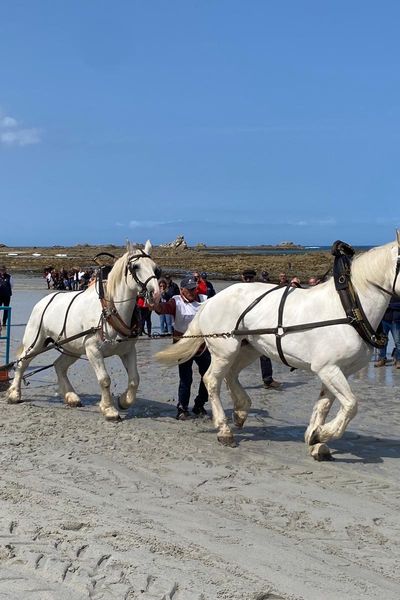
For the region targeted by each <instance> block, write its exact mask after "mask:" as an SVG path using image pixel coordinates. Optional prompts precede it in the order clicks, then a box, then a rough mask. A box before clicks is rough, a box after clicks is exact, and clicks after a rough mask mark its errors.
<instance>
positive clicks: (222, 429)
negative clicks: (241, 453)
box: [203, 355, 235, 446]
mask: <svg viewBox="0 0 400 600" xmlns="http://www.w3.org/2000/svg"><path fill="white" fill-rule="evenodd" d="M233 359H234V357H231V358H230V360H229V359H227V358H225V359H223V358H218V357H216V356H215V355H211V365H210V366H209V368H208V370H207V372H206V374H205V375H204V376H203V381H204V384H205V386H206V387H207V390H208V395H209V400H210V403H211V408H212V413H213V420H214V425H215V427H216V429H217V430H218V432H217V438H218V441H219V442H220V443H221V444H223V445H224V446H235V438H234V436H233V433H232V431H231V430H230V428H229V425H228V420H227V418H226V415H225V412H224V409H223V407H222V404H221V400H220V393H221V384H222V381H223V379H224V377H225V375H226V373H227V372H228V371H229V368H230V365H231V363H232V361H233Z"/></svg>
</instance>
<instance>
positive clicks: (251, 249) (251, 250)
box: [207, 246, 373, 256]
mask: <svg viewBox="0 0 400 600" xmlns="http://www.w3.org/2000/svg"><path fill="white" fill-rule="evenodd" d="M331 247H332V246H301V247H299V248H263V247H260V246H237V247H232V248H230V247H226V246H224V247H221V248H218V247H214V248H207V254H215V255H224V256H226V255H227V254H229V255H231V254H249V255H251V256H255V255H257V256H274V255H277V254H279V255H282V254H287V255H289V254H313V253H317V252H330V251H331ZM353 248H354V250H355V251H356V252H357V253H358V252H366V251H367V250H370V249H371V248H373V246H353Z"/></svg>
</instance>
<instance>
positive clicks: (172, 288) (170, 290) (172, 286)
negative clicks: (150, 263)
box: [164, 275, 179, 300]
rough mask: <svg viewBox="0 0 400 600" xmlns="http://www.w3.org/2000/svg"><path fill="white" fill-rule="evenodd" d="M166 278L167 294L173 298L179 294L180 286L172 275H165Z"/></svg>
mask: <svg viewBox="0 0 400 600" xmlns="http://www.w3.org/2000/svg"><path fill="white" fill-rule="evenodd" d="M164 279H165V280H166V282H167V296H168V300H169V299H170V298H172V297H173V296H178V295H179V287H178V285H177V284H176V283H175V281H172V277H171V275H164Z"/></svg>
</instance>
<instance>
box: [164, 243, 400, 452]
mask: <svg viewBox="0 0 400 600" xmlns="http://www.w3.org/2000/svg"><path fill="white" fill-rule="evenodd" d="M397 237H398V241H397V243H396V242H393V243H390V244H387V245H385V246H380V247H377V248H373V249H371V250H370V251H368V252H366V253H364V254H362V255H360V256H358V257H356V258H355V259H354V260H353V262H352V266H351V282H352V285H353V287H354V289H355V290H356V292H357V293H358V296H359V299H360V301H361V305H362V308H363V310H364V313H365V315H366V317H367V319H368V321H369V323H370V325H371V326H372V328H373V330H376V329H377V327H378V325H379V323H380V321H381V319H382V317H383V314H384V312H385V310H386V308H387V306H388V303H389V300H390V297H391V294H392V293H393V292H395V293H396V294H400V278H398V277H397V274H398V270H399V266H398V265H399V264H400V263H398V252H399V246H400V236H399V232H397ZM273 287H274V286H272V285H270V284H265V283H243V284H240V283H238V284H236V285H233V286H230V287H228V288H226V289H225V290H223V291H222V292H220V293H219V294H217V295H216V296H214V297H213V298H210V299H209V300H207V301H206V302H205V303H204V305H203V306H202V307H201V308H200V310H199V312H198V313H197V315H196V317H195V318H194V319H193V321H192V323H191V324H190V326H189V328H188V330H187V332H186V334H185V335H188V336H189V335H195V336H199V337H196V338H187V339H182V340H180V341H179V342H178V343H177V344H174V345H173V346H171V347H170V348H168V349H166V350H163V351H161V352H159V353H158V354H156V358H157V359H158V360H160V361H161V362H163V363H165V364H167V365H173V364H177V363H180V362H185V361H186V360H188V359H189V358H190V357H192V356H193V355H194V354H195V352H196V351H197V350H198V348H199V346H200V345H201V344H202V343H203V342H204V341H205V342H206V344H207V346H208V348H209V350H210V353H211V357H212V360H211V365H210V367H209V369H208V371H207V373H206V374H205V375H204V378H203V380H204V383H205V385H206V386H207V389H208V392H209V397H210V402H211V407H212V412H213V419H214V425H215V427H216V428H217V430H218V434H217V435H218V440H219V441H220V442H221V443H223V444H225V445H234V437H233V434H232V431H231V429H230V427H229V425H228V422H227V419H226V416H225V413H224V410H223V408H222V405H221V402H220V389H221V384H222V380H223V379H224V378H225V381H226V384H227V387H228V390H229V392H230V395H231V398H232V401H233V408H234V412H233V419H234V423H235V425H236V426H237V427H242V426H243V424H244V422H245V420H246V418H247V415H248V412H249V408H250V406H251V400H250V398H249V396H248V394H247V393H246V391H245V390H244V389H243V387H242V386H241V384H240V382H239V379H238V375H239V373H240V371H241V370H242V369H243V368H244V367H246V366H248V365H249V364H250V363H252V362H253V361H254V360H256V358H258V357H259V356H260V355H261V354H265V355H267V356H270V357H271V358H272V359H275V360H280V358H279V354H278V350H277V343H276V337H275V335H274V334H264V335H261V334H254V333H253V334H249V335H243V336H232V337H228V338H221V337H218V338H213V337H206V336H207V335H210V334H214V333H218V332H232V330H234V329H235V325H236V323H237V320H238V318H239V316H240V315H241V314H242V313H243V311H245V309H246V308H247V307H248V306H249V305H250V304H251V303H252V302H253V301H254V300H255V299H256V298H258V297H259V296H260V295H261V294H262V293H263V292H265V291H266V290H267V289H268V288H273ZM285 290H286V287H284V288H277V289H276V290H274V291H273V292H271V293H269V294H268V295H267V296H265V297H264V298H263V299H262V300H261V301H260V302H259V303H258V304H257V305H256V306H255V307H254V308H253V309H252V310H250V311H249V312H247V314H246V315H245V316H244V318H243V320H242V322H241V324H240V326H239V329H240V330H242V331H243V332H244V333H245V332H246V331H251V330H255V329H257V328H274V327H276V326H277V322H278V309H279V306H280V300H281V297H282V295H283V294H284V293H285ZM344 315H345V312H344V309H343V307H342V304H341V301H340V298H339V295H338V293H337V291H336V289H335V284H334V280H333V278H330V279H329V280H328V281H326V282H325V283H322V284H319V285H317V286H315V287H312V288H309V289H298V288H291V289H290V290H289V293H288V295H287V299H286V304H285V306H284V312H283V321H284V325H285V326H289V325H299V324H307V323H315V322H318V321H326V320H333V319H341V318H343V317H344ZM202 336H204V338H203V337H202ZM243 340H246V343H245V344H243V343H242V341H243ZM281 344H282V351H283V354H284V357H285V358H286V360H287V362H288V364H289V365H291V366H293V367H295V368H296V369H306V370H308V371H312V372H313V373H315V374H316V375H318V377H319V378H320V379H321V381H322V389H321V393H320V396H319V400H318V401H317V403H316V404H315V406H314V410H313V413H312V415H311V420H310V424H309V426H308V428H307V430H306V433H305V440H306V443H307V444H309V445H310V446H311V448H310V451H311V454H312V455H313V456H314V458H316V459H318V460H322V459H324V458H326V459H329V458H330V452H329V448H328V447H327V446H326V445H325V443H324V442H328V441H329V440H331V439H337V438H340V437H341V436H342V435H343V433H344V431H345V430H346V427H347V425H348V424H349V422H350V421H351V419H352V418H353V417H354V416H355V415H356V413H357V400H356V398H355V396H354V394H353V392H352V391H351V389H350V386H349V383H348V381H347V378H348V377H349V375H351V374H352V373H355V372H356V371H358V370H359V369H360V368H361V367H363V366H364V365H366V364H367V363H368V361H369V360H370V357H371V354H372V351H373V348H372V347H371V346H370V345H369V344H367V343H366V342H365V341H364V340H363V339H362V338H361V336H360V335H359V334H358V333H357V331H356V330H355V329H354V328H353V327H352V326H351V325H349V324H334V325H330V326H324V327H321V328H315V329H314V328H313V329H310V330H307V331H304V330H303V331H298V332H290V333H286V334H285V335H283V336H282V337H281ZM335 398H336V399H337V400H338V401H339V403H340V407H339V411H338V413H337V415H336V416H335V417H334V418H333V419H332V420H331V421H329V422H325V421H326V418H327V415H328V413H329V410H330V408H331V405H332V403H333V401H334V399H335Z"/></svg>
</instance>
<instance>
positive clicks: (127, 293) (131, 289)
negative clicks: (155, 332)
mask: <svg viewBox="0 0 400 600" xmlns="http://www.w3.org/2000/svg"><path fill="white" fill-rule="evenodd" d="M144 251H145V253H146V254H150V253H151V243H150V242H149V241H147V242H146V245H145V248H144ZM136 256H137V257H138V259H137V260H136V261H134V262H135V264H136V265H137V269H136V271H135V274H136V277H137V279H138V280H139V281H140V282H142V283H144V282H146V281H147V280H149V281H148V283H147V293H148V294H150V295H151V294H153V293H155V292H157V291H158V282H157V279H156V277H155V275H154V270H155V267H156V265H155V263H154V262H153V260H152V259H151V258H149V257H145V256H143V255H142V254H141V251H140V250H138V249H136V248H135V247H133V246H132V245H131V244H128V247H127V252H126V253H125V254H124V255H123V256H121V258H119V259H118V260H117V261H116V263H115V265H114V266H113V268H112V270H111V272H110V274H109V276H108V282H107V286H106V289H105V297H106V298H107V299H108V300H112V301H113V302H114V304H115V307H116V309H117V310H118V313H119V315H120V316H121V318H122V320H123V321H124V322H125V323H126V324H127V325H128V326H130V322H131V317H132V313H133V310H134V308H135V304H136V296H137V293H138V291H140V290H138V284H137V282H136V281H135V279H134V278H133V277H132V275H131V273H130V272H129V270H128V271H127V266H128V262H130V259H132V257H136ZM149 278H150V279H149ZM77 294H79V292H67V293H62V294H58V295H57V296H56V297H55V298H54V300H53V301H52V302H51V304H49V302H50V300H51V298H52V297H53V295H48V296H46V297H45V298H42V300H40V301H39V302H38V303H37V304H36V306H35V307H34V308H33V311H32V314H31V316H30V318H29V321H28V324H27V326H26V329H25V333H24V338H23V342H22V349H21V351H20V352H19V357H20V358H23V357H24V355H25V354H27V353H29V352H31V351H32V352H34V351H35V350H39V349H41V348H43V346H44V344H45V340H46V339H48V338H51V339H53V340H55V341H56V340H57V339H58V336H59V335H60V333H61V330H62V327H63V323H64V319H65V314H66V311H67V310H68V307H69V306H70V304H71V301H72V300H73V298H74V297H75V296H77ZM47 305H48V308H47V309H46V306H47ZM44 311H45V313H44V317H43V322H42V324H41V325H40V321H41V318H42V315H43V312H44ZM101 313H102V306H101V303H100V300H99V295H98V291H97V289H96V286H95V285H92V286H91V287H89V288H88V289H87V290H86V291H85V292H83V293H81V294H80V295H79V296H78V297H77V298H76V300H75V301H74V302H72V304H71V308H70V310H69V312H68V318H67V324H66V329H65V331H64V333H63V335H62V338H64V339H65V338H67V337H70V336H73V335H76V334H79V333H81V332H83V331H85V330H87V329H90V328H91V327H97V326H98V325H99V323H100V320H101ZM39 328H40V333H39V336H38V339H37V341H36V344H35V345H34V346H33V347H32V348H31V350H30V351H29V352H27V351H28V349H29V348H30V346H31V345H32V343H33V342H34V340H35V337H36V335H37V332H38V331H39ZM121 337H122V336H121V335H120V334H118V332H117V331H116V330H115V329H114V328H113V327H112V326H111V325H110V324H108V323H104V327H103V331H102V332H97V333H95V334H89V335H86V336H84V337H80V338H78V339H76V340H74V341H71V342H69V343H68V344H65V345H63V350H64V351H65V352H66V353H68V354H61V355H60V356H59V358H57V360H56V361H55V363H54V367H55V370H56V373H57V378H58V384H59V389H60V394H61V395H62V396H63V397H64V400H65V402H66V404H68V405H69V406H80V398H79V396H78V395H77V394H76V392H75V390H74V388H73V387H72V384H71V382H70V381H69V379H68V376H67V371H68V369H69V367H70V366H71V365H72V364H73V363H74V362H75V361H76V360H78V358H79V357H80V356H81V355H83V354H86V356H87V358H88V359H89V361H90V363H91V365H92V367H93V369H94V371H95V374H96V377H97V380H98V382H99V384H100V387H101V401H100V410H101V412H102V413H103V415H104V416H105V417H106V418H107V419H116V418H118V416H119V415H118V411H117V409H116V408H115V406H114V404H113V400H112V396H111V393H110V384H111V381H110V376H109V375H108V373H107V370H106V367H105V363H104V358H105V357H108V356H113V355H115V354H116V355H118V356H120V358H121V361H122V363H123V365H124V367H125V369H126V372H127V375H128V387H127V390H126V391H125V392H124V394H123V395H122V397H121V398H120V401H119V404H120V406H121V407H122V408H124V409H126V408H129V407H130V406H131V405H132V404H133V403H134V402H135V399H136V391H137V388H138V385H139V374H138V371H137V366H136V348H135V344H136V338H125V339H124V340H123V341H118V340H121ZM69 354H71V355H72V356H70V355H69ZM31 360H32V359H29V358H28V359H26V360H21V361H20V362H19V363H18V366H17V368H16V372H15V377H14V379H13V382H12V384H11V386H10V387H9V389H8V391H7V400H8V402H9V403H17V402H21V401H22V398H21V381H22V377H23V374H24V371H25V369H26V368H27V366H28V365H29V363H30V362H31Z"/></svg>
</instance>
